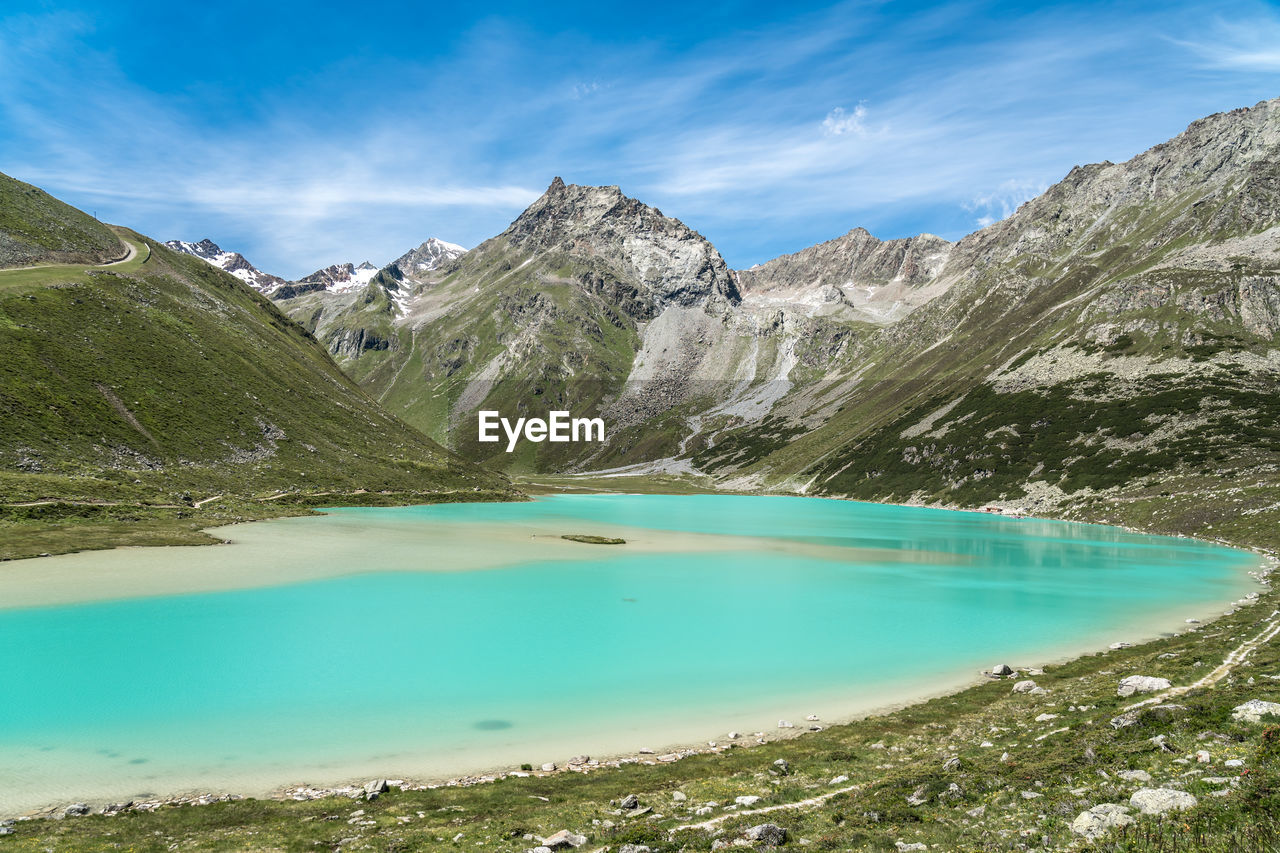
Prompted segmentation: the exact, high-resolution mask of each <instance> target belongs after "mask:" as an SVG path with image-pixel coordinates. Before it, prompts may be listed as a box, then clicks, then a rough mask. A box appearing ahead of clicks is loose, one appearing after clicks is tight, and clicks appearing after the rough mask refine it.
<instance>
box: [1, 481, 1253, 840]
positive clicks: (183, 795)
mask: <svg viewBox="0 0 1280 853" xmlns="http://www.w3.org/2000/svg"><path fill="white" fill-rule="evenodd" d="M777 496H783V495H777ZM787 496H792V497H804V496H800V495H787ZM831 499H833V500H843V499H841V498H831ZM857 502H858V503H880V502H867V501H857ZM885 505H893V506H907V507H913V508H922V506H923V505H920V504H885ZM924 508H931V509H940V510H948V511H954V510H952V509H951V508H949V507H935V506H928V507H924ZM969 511H971V512H976V513H978V514H981V515H990V513H985V512H982V511H980V510H969ZM1024 518H1037V517H1028V516H1024ZM1041 520H1046V521H1059V522H1060V521H1064V520H1063V519H1053V518H1044V519H1041ZM1070 523H1076V524H1094V523H1092V522H1078V521H1072V522H1070ZM1098 526H1110V527H1114V528H1117V529H1122V530H1126V531H1128V532H1132V533H1138V534H1143V535H1155V536H1169V535H1170V534H1145V531H1142V530H1140V529H1135V528H1132V527H1129V526H1122V525H1105V524H1100V525H1098ZM1174 538H1184V539H1195V540H1197V541H1201V542H1206V543H1208V544H1214V545H1221V544H1226V545H1227V546H1228V547H1232V548H1234V549H1237V550H1241V551H1246V552H1248V553H1250V554H1252V555H1253V556H1255V557H1256V558H1257V565H1256V566H1254V567H1252V568H1249V569H1246V572H1245V574H1247V575H1248V576H1249V577H1252V578H1253V579H1254V581H1255V582H1257V583H1259V584H1261V586H1262V587H1263V590H1262V591H1261V592H1257V591H1255V592H1252V593H1249V594H1248V595H1246V596H1245V598H1244V599H1238V600H1234V601H1232V602H1230V603H1214V604H1210V603H1206V604H1204V605H1203V606H1197V607H1195V608H1194V610H1195V613H1188V616H1193V617H1194V618H1195V619H1197V620H1198V624H1192V625H1186V624H1185V623H1184V628H1183V630H1160V628H1164V627H1166V626H1170V625H1172V624H1173V623H1172V617H1170V616H1168V615H1166V614H1161V615H1158V616H1153V617H1151V618H1150V619H1146V620H1141V624H1142V627H1140V628H1137V629H1136V630H1135V631H1132V632H1130V636H1129V637H1127V638H1126V637H1117V640H1118V641H1120V642H1125V643H1127V647H1141V646H1144V645H1146V644H1148V643H1151V642H1155V641H1158V640H1160V639H1163V638H1165V637H1169V636H1173V635H1177V634H1183V633H1191V632H1195V631H1198V630H1200V629H1201V628H1203V627H1206V626H1207V625H1210V624H1212V622H1213V621H1215V620H1216V619H1218V618H1221V616H1223V615H1230V612H1234V611H1235V610H1238V609H1240V608H1243V607H1248V606H1253V605H1255V604H1257V603H1258V601H1259V600H1260V599H1261V597H1262V596H1263V595H1265V594H1266V592H1268V591H1269V583H1268V575H1270V574H1271V573H1272V572H1273V571H1274V570H1275V569H1276V568H1277V565H1278V561H1277V557H1276V555H1275V554H1274V553H1272V552H1270V551H1268V550H1266V549H1262V548H1256V547H1254V548H1242V547H1241V546H1239V545H1236V544H1232V543H1221V542H1210V541H1209V540H1203V539H1199V538H1198V537H1189V536H1185V535H1184V536H1175V537H1174ZM1210 610H1212V611H1213V612H1212V614H1210V612H1209V611H1210ZM1224 610H1227V611H1230V612H1227V613H1224ZM1190 621H1191V620H1190V619H1186V622H1190ZM1157 623H1158V624H1157ZM1107 651H1108V649H1101V648H1100V647H1098V646H1097V645H1093V644H1089V645H1075V644H1070V645H1069V646H1060V647H1059V649H1058V650H1057V651H1054V652H1046V653H1044V654H1041V655H1040V656H1039V657H1040V661H1041V662H1040V663H1039V664H1037V665H1035V666H1024V665H1021V664H1020V665H1019V671H1020V672H1021V673H1024V674H1025V673H1026V671H1027V670H1028V669H1037V668H1046V667H1054V666H1060V665H1063V664H1065V663H1069V662H1072V661H1076V660H1079V659H1081V658H1084V657H1089V656H1092V655H1095V654H1106V652H1107ZM1027 657H1030V655H1017V656H1011V659H1016V660H1025V659H1026V658H1027ZM995 662H996V661H990V662H989V663H991V664H994V663H995ZM1002 662H1009V661H1002ZM989 677H990V676H988V675H970V676H964V677H961V676H959V675H957V676H956V677H955V678H954V679H946V680H944V681H943V683H942V684H941V685H940V686H939V685H938V684H937V683H935V684H933V685H932V686H931V687H929V688H926V689H920V690H913V691H911V692H910V693H909V695H907V696H905V697H900V698H896V699H891V700H888V701H878V700H875V701H872V702H871V703H870V704H869V705H868V706H866V707H863V708H859V709H858V710H856V711H852V712H851V713H847V714H840V715H835V716H829V717H826V718H824V719H822V720H821V721H809V720H794V721H793V722H795V724H796V728H794V729H780V730H779V729H765V731H764V732H763V737H761V738H760V739H759V740H758V742H757V736H756V734H755V733H746V734H744V736H742V737H740V738H738V739H735V740H732V741H724V742H720V741H715V742H712V743H707V742H706V741H702V740H698V741H696V742H695V741H692V740H690V739H686V738H681V739H679V740H677V741H674V742H671V743H668V744H666V745H664V746H662V747H661V748H660V749H657V750H645V749H640V750H634V749H628V750H622V751H610V750H606V751H605V756H604V757H603V758H597V757H592V758H591V759H590V760H589V761H584V762H578V763H573V762H570V763H568V764H566V765H563V766H559V765H558V766H557V769H556V770H553V771H542V770H534V771H523V770H512V769H510V767H511V765H510V764H504V765H502V766H500V767H494V766H490V767H489V768H487V769H484V770H477V771H474V772H469V773H462V774H458V775H452V776H434V775H433V776H426V777H417V778H414V777H405V778H402V779H393V780H390V781H391V782H394V783H398V784H396V787H401V788H403V789H404V790H434V789H438V788H443V787H457V786H470V785H475V784H484V783H488V782H493V781H496V780H499V779H503V778H511V777H515V778H524V777H530V776H535V777H541V776H547V775H554V774H557V773H564V772H581V773H589V772H592V771H595V770H603V769H610V768H618V767H624V766H627V765H630V764H647V765H655V764H663V763H674V762H676V761H679V760H682V759H684V758H688V757H691V756H695V755H707V754H716V753H721V752H725V751H727V750H730V749H740V748H751V747H754V746H757V745H760V744H763V743H773V742H777V741H780V740H789V739H792V738H795V737H799V736H801V735H804V734H810V733H811V732H810V731H809V729H808V728H807V726H809V725H815V729H814V731H813V733H815V734H816V733H817V732H819V731H821V730H822V729H825V728H827V727H830V726H842V725H847V724H850V723H853V722H856V721H859V720H864V719H867V718H869V717H877V716H884V715H888V714H891V713H893V712H895V711H898V710H902V709H904V708H910V707H912V706H916V705H921V704H923V703H926V702H928V701H930V700H932V699H937V698H942V697H947V696H954V695H957V694H958V693H960V692H963V691H965V690H967V689H969V688H971V687H973V686H975V685H978V684H982V683H984V682H985V681H986V680H988V678H989ZM836 692H838V691H836ZM364 789H365V784H364V783H361V782H354V781H353V782H347V783H337V784H327V785H311V784H307V783H304V782H299V783H290V784H283V785H278V786H273V787H271V788H270V789H268V790H265V791H263V792H262V793H259V794H245V793H229V792H227V791H223V790H200V789H188V790H183V791H179V792H176V793H173V794H167V795H164V796H154V797H148V798H147V799H143V800H138V801H136V802H132V803H131V804H130V805H129V806H128V808H127V809H116V810H112V811H109V812H107V813H119V812H120V811H125V810H131V811H151V810H154V809H157V808H160V807H162V806H164V805H172V804H206V803H214V802H226V801H229V800H239V799H247V798H256V797H261V798H267V799H272V800H278V801H290V800H293V801H302V800H314V799H320V798H324V797H330V796H348V797H353V796H354V797H360V796H363V794H364ZM66 805H67V803H65V802H61V801H60V802H59V804H58V805H49V806H44V807H40V808H36V809H31V810H27V811H26V812H24V813H22V814H0V818H3V817H13V818H17V819H32V818H41V817H58V816H60V815H61V811H62V809H64V808H65V806H66ZM95 811H98V812H100V811H101V806H100V807H99V809H97V810H95Z"/></svg>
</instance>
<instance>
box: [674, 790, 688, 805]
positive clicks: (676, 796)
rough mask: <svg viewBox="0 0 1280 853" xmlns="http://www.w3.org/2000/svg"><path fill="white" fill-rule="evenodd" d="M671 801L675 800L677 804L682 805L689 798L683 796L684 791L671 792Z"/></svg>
mask: <svg viewBox="0 0 1280 853" xmlns="http://www.w3.org/2000/svg"><path fill="white" fill-rule="evenodd" d="M671 799H673V800H675V801H676V802H677V803H683V802H684V801H685V800H687V799H689V798H688V797H687V796H685V793H684V791H672V792H671Z"/></svg>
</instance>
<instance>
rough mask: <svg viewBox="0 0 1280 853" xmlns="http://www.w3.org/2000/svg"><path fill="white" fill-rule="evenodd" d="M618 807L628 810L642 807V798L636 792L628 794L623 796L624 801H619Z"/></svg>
mask: <svg viewBox="0 0 1280 853" xmlns="http://www.w3.org/2000/svg"><path fill="white" fill-rule="evenodd" d="M618 808H620V809H626V810H628V811H630V810H631V809H638V808H640V798H639V797H637V796H636V795H635V794H627V795H626V796H625V797H623V798H622V802H620V803H618Z"/></svg>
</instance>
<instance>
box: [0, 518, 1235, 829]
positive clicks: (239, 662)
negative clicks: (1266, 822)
mask: <svg viewBox="0 0 1280 853" xmlns="http://www.w3.org/2000/svg"><path fill="white" fill-rule="evenodd" d="M327 512H328V514H327V515H325V516H321V517H309V518H294V519H282V520H277V521H270V522H259V523H255V524H249V525H241V526H236V527H230V528H223V529H221V530H219V531H217V534H218V535H220V536H223V537H225V538H228V539H231V540H233V541H234V542H235V543H236V544H232V545H229V546H218V547H202V548H147V549H123V550H117V551H110V552H95V553H86V554H76V555H68V556H65V557H55V558H47V559H42V560H27V561H20V562H17V563H8V564H5V565H4V566H3V567H0V650H3V651H0V689H2V690H3V693H4V696H5V701H3V702H0V814H6V813H15V812H17V811H20V810H23V809H28V808H33V807H37V806H41V805H45V804H50V803H56V802H70V801H73V800H84V801H87V802H91V803H96V804H99V805H100V804H102V803H103V802H106V801H108V800H122V799H128V798H136V797H140V796H144V795H148V794H157V795H158V794H168V793H174V792H179V791H190V790H201V791H203V790H226V791H236V792H243V793H250V794H257V793H265V792H267V791H269V790H271V789H273V788H275V787H277V786H281V785H285V784H293V783H303V782H307V783H313V784H334V783H341V782H345V781H352V780H356V779H359V778H361V777H370V778H372V777H373V776H379V777H390V778H417V779H431V778H441V777H445V776H449V775H458V774H461V773H464V772H473V771H481V770H487V769H502V768H506V769H512V768H516V767H519V765H520V764H521V763H522V762H531V763H533V764H534V765H538V764H541V763H543V762H547V761H555V762H560V763H563V762H564V761H565V759H567V758H568V757H569V756H571V755H575V754H580V753H587V754H590V755H596V756H601V757H603V756H607V755H621V754H635V753H636V751H637V750H639V749H640V748H642V747H647V748H651V749H654V750H657V751H658V752H661V751H663V750H664V748H669V747H671V746H673V745H678V744H688V743H696V742H705V741H708V740H719V741H723V740H724V738H725V734H726V732H728V731H729V730H730V729H738V730H741V731H743V732H756V731H763V732H765V733H766V736H768V737H770V738H772V737H776V736H778V734H779V730H778V727H777V723H778V720H779V719H783V718H785V719H788V720H790V721H792V722H795V723H796V724H797V725H800V726H803V725H805V716H806V715H808V714H811V713H812V714H818V715H819V716H821V718H822V720H823V721H824V723H825V722H831V721H835V720H839V719H845V718H850V717H852V716H854V715H857V714H859V713H862V712H865V711H869V710H872V709H875V708H881V707H884V706H886V705H888V704H891V703H895V702H900V701H904V700H908V699H912V698H918V697H921V696H926V695H930V694H934V693H937V692H940V691H942V690H945V689H950V688H952V687H956V686H960V685H963V684H965V683H968V682H970V681H972V680H974V679H975V678H976V677H977V676H978V675H979V672H980V670H982V669H989V668H990V667H991V666H993V665H995V664H997V663H1003V662H1007V663H1010V664H1012V665H1015V666H1028V665H1037V664H1042V663H1046V662H1049V661H1052V660H1055V659H1060V658H1062V657H1065V656H1067V655H1070V654H1073V653H1077V652H1082V651H1086V650H1091V649H1099V648H1105V647H1106V646H1107V644H1109V643H1111V642H1115V641H1118V640H1124V641H1129V642H1134V641H1137V640H1140V639H1143V638H1146V637H1151V636H1156V635H1158V634H1159V633H1161V632H1163V631H1175V630H1181V629H1183V628H1185V627H1186V626H1185V624H1184V620H1185V619H1186V618H1187V617H1192V616H1196V617H1209V616H1212V615H1215V614H1216V613H1219V612H1221V610H1222V609H1223V608H1224V607H1226V606H1228V605H1229V603H1230V602H1231V600H1232V599H1235V598H1239V597H1240V596H1241V595H1243V594H1244V593H1246V592H1248V591H1250V590H1251V589H1253V588H1254V584H1253V581H1252V580H1251V579H1250V578H1249V577H1248V575H1247V574H1246V572H1247V570H1249V569H1251V568H1254V567H1256V566H1257V559H1256V558H1255V557H1254V556H1253V555H1251V554H1248V553H1245V552H1242V551H1237V550H1233V549H1228V548H1223V547H1217V546H1213V545H1209V544H1205V543H1201V542H1196V541H1192V540H1186V539H1175V538H1163V537H1150V536H1142V535H1138V534H1133V533H1128V532H1125V531H1122V530H1118V529H1114V528H1107V527H1099V526H1091V525H1079V524H1068V523H1062V522H1049V521H1039V520H1031V519H1021V520H1018V519H1006V518H1001V517H998V516H992V515H984V514H978V513H962V512H948V511H943V510H933V509H923V508H913V507H898V506H885V505H878V504H864V503H852V502H844V501H834V500H822V499H816V498H795V497H744V496H722V495H697V496H665V495H573V496H554V497H546V498H541V499H539V500H536V501H533V502H529V503H512V504H449V505H436V506H425V507H401V508H343V509H333V510H329V511H327ZM564 533H596V534H601V535H617V536H621V537H623V538H626V539H627V540H628V543H627V544H626V545H623V546H601V545H586V544H579V543H571V542H565V541H563V540H562V539H560V534H564Z"/></svg>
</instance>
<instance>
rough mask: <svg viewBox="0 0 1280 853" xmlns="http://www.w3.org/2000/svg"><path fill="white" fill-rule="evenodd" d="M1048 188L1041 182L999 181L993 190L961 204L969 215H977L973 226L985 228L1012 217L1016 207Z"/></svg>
mask: <svg viewBox="0 0 1280 853" xmlns="http://www.w3.org/2000/svg"><path fill="white" fill-rule="evenodd" d="M1048 188H1049V186H1048V184H1046V183H1045V182H1043V181H1035V180H1025V179H1024V180H1017V179H1009V180H1005V181H1001V182H1000V184H999V186H997V187H996V188H995V189H994V190H992V191H990V192H987V193H981V194H979V195H976V196H974V197H973V198H971V199H969V200H968V201H967V202H964V203H962V205H961V206H962V207H963V208H964V209H965V210H967V211H969V212H970V213H977V214H979V215H978V216H977V217H976V218H975V219H974V220H973V222H974V224H975V225H977V226H978V227H979V228H986V227H987V226H988V225H991V224H993V223H995V222H999V221H1000V220H1001V219H1006V218H1008V217H1010V216H1012V215H1013V213H1014V211H1016V210H1017V209H1018V207H1019V206H1020V205H1022V204H1024V203H1026V202H1028V201H1031V199H1033V198H1035V197H1036V196H1038V195H1040V194H1041V193H1043V192H1044V191H1045V190H1047V189H1048Z"/></svg>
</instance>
